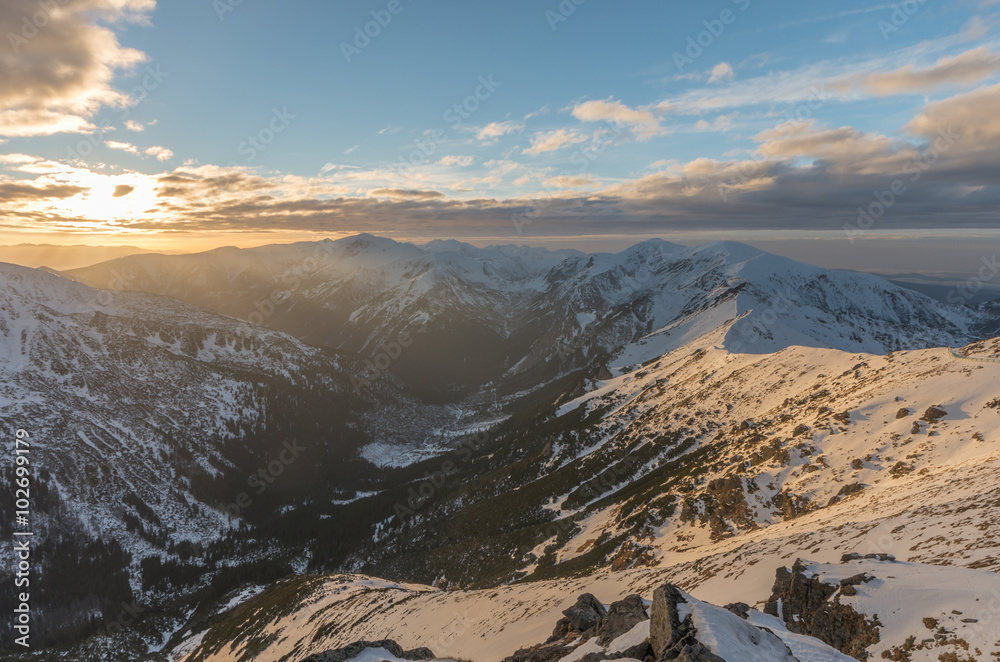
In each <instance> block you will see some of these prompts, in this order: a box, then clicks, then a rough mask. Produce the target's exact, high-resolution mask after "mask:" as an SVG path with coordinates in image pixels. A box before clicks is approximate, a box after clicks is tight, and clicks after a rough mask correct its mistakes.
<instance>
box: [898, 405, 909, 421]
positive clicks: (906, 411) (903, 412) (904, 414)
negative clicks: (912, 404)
mask: <svg viewBox="0 0 1000 662" xmlns="http://www.w3.org/2000/svg"><path fill="white" fill-rule="evenodd" d="M910 413H911V412H910V410H909V409H907V408H906V407H903V408H902V409H900V410H899V411H897V412H896V418H906V417H907V416H909V415H910Z"/></svg>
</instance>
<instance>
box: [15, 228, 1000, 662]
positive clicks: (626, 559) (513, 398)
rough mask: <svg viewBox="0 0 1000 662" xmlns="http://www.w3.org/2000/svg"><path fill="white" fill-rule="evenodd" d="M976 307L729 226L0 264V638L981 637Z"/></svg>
mask: <svg viewBox="0 0 1000 662" xmlns="http://www.w3.org/2000/svg"><path fill="white" fill-rule="evenodd" d="M998 335H1000V302H986V303H979V304H960V303H945V302H941V301H938V300H934V299H931V298H929V297H927V296H925V295H923V294H920V293H918V292H915V291H912V290H909V289H904V288H902V287H900V286H897V285H894V284H892V283H890V282H888V281H886V280H883V279H881V278H878V277H875V276H869V275H864V274H859V273H854V272H847V271H834V270H825V269H820V268H817V267H813V266H810V265H807V264H803V263H799V262H795V261H793V260H790V259H787V258H783V257H778V256H775V255H771V254H768V253H765V252H763V251H760V250H758V249H755V248H752V247H750V246H747V245H743V244H739V243H733V242H718V243H711V244H707V245H702V246H697V247H689V246H681V245H677V244H672V243H669V242H666V241H662V240H650V241H645V242H642V243H639V244H636V245H635V246H632V247H631V248H629V249H627V250H624V251H622V252H619V253H614V254H610V253H598V254H585V253H582V252H579V251H571V250H563V251H549V250H546V249H542V248H528V247H520V246H491V247H487V248H477V247H474V246H471V245H468V244H463V243H460V242H457V241H434V242H431V243H429V244H424V245H414V244H410V243H401V242H397V241H393V240H391V239H388V238H385V237H377V236H372V235H357V236H353V237H348V238H344V239H339V240H336V241H331V240H323V241H320V242H309V243H296V244H287V245H273V246H265V247H261V248H254V249H236V248H222V249H216V250H212V251H209V252H204V253H196V254H187V255H160V254H139V255H132V256H128V257H121V258H117V259H114V260H111V261H109V262H104V263H101V264H97V265H94V266H89V267H85V268H81V269H74V270H72V271H67V272H55V271H52V270H48V269H30V268H24V267H16V266H13V265H0V377H2V378H0V412H2V414H0V420H2V421H3V423H4V427H5V430H6V432H5V436H4V438H3V443H4V448H5V451H8V452H9V454H13V453H14V449H15V445H16V436H15V431H16V430H23V431H24V433H25V434H26V435H27V437H26V439H27V441H28V442H29V443H30V449H31V454H30V458H31V460H30V466H31V474H30V476H31V488H30V489H31V499H32V521H31V525H32V531H33V533H34V537H33V540H32V546H33V548H32V554H33V563H34V566H33V567H34V568H35V570H34V571H33V573H34V574H33V575H32V576H31V587H32V598H31V599H32V610H33V614H34V617H33V618H34V621H33V628H34V634H33V637H34V641H35V643H36V645H37V646H38V648H37V649H36V650H34V651H33V652H28V653H26V652H24V651H22V650H19V649H18V648H17V646H16V644H14V643H12V641H10V640H7V639H5V640H4V641H3V642H2V645H3V646H4V648H3V650H2V652H0V659H9V660H15V659H16V660H45V661H49V660H53V661H54V660H66V661H73V660H81V661H83V660H88V661H89V660H108V661H109V662H118V661H125V660H156V661H160V662H165V661H170V662H236V661H240V662H249V661H251V660H260V661H262V662H305V661H307V660H308V661H309V662H320V661H324V660H334V661H337V662H342V661H345V660H372V661H374V660H404V659H414V660H415V659H420V660H425V659H448V660H471V661H472V662H499V661H500V660H509V661H511V662H555V661H561V662H577V661H583V662H593V661H596V660H608V659H622V660H642V661H646V660H653V661H655V662H659V661H660V660H678V661H681V662H695V661H700V662H709V661H711V662H715V661H719V660H722V661H723V662H754V661H758V660H759V661H762V662H763V661H767V662H772V661H788V662H796V661H797V662H827V661H830V662H833V661H843V660H851V659H855V660H869V659H870V660H876V659H889V660H910V661H913V662H920V661H925V660H926V661H945V662H949V661H954V662H959V661H966V660H992V659H996V658H1000V634H998V633H1000V625H998V623H1000V579H998V578H997V577H998V575H997V571H998V570H1000V389H998V385H1000V338H998V337H997V336H998ZM2 472H3V479H4V481H6V483H7V484H12V483H13V482H14V480H15V475H14V470H13V467H12V466H11V465H7V466H5V467H4V468H3V469H2ZM0 494H2V496H0V501H3V503H2V504H0V537H5V538H6V539H8V540H9V539H11V538H12V536H13V534H14V531H16V530H20V529H19V528H18V527H16V526H15V524H16V523H15V522H14V521H13V519H12V518H13V513H14V512H15V510H16V509H15V504H14V495H13V493H12V492H2V493H0ZM0 576H2V577H3V581H4V584H5V585H7V584H8V582H9V583H11V584H12V583H13V579H14V575H13V568H3V569H0ZM15 597H16V596H14V595H13V594H12V593H11V592H5V593H3V594H0V607H2V608H3V610H5V613H11V612H13V610H14V609H15V608H16V607H17V605H16V604H15V602H16V600H15Z"/></svg>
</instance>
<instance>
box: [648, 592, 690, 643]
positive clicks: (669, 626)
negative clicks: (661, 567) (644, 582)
mask: <svg viewBox="0 0 1000 662" xmlns="http://www.w3.org/2000/svg"><path fill="white" fill-rule="evenodd" d="M684 602H685V600H684V596H683V595H682V594H681V591H680V589H679V588H677V587H676V586H674V585H673V584H664V585H663V586H661V587H659V588H658V589H656V590H655V591H653V606H652V607H651V609H650V616H649V618H650V622H649V645H650V646H652V647H653V655H654V656H655V657H656V659H658V660H660V659H663V657H664V655H666V653H667V651H669V650H671V649H672V648H674V647H675V646H676V645H677V644H678V643H679V642H680V641H681V640H682V639H683V638H684V636H685V635H686V634H687V632H686V628H684V629H682V627H681V619H680V613H679V611H678V609H677V605H679V604H683V603H684Z"/></svg>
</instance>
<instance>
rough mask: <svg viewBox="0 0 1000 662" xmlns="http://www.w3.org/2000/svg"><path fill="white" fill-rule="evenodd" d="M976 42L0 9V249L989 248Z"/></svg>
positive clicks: (976, 22) (940, 24) (911, 9)
mask: <svg viewBox="0 0 1000 662" xmlns="http://www.w3.org/2000/svg"><path fill="white" fill-rule="evenodd" d="M998 22H1000V0H951V1H948V2H945V1H943V0H906V1H905V2H900V3H879V2H856V1H853V0H846V1H843V2H838V3H836V4H828V3H803V2H792V1H787V0H773V1H772V2H763V1H762V0H711V1H708V2H699V3H689V2H684V3H682V2H667V1H663V0H657V1H651V0H633V1H630V2H609V1H608V0H561V1H558V0H542V1H541V2H538V1H537V0H531V1H527V0H508V1H507V2H503V3H486V2H468V0H464V1H459V0H437V1H436V2H429V1H427V0H371V1H370V0H363V1H354V2H329V1H328V2H318V1H306V0H300V1H297V2H282V3H278V2H263V1H261V0H197V1H195V2H177V3H163V2H156V1H155V0H0V37H2V42H0V244H17V243H22V242H35V243H47V244H62V245H69V244H93V245H98V244H99V245H109V246H111V245H125V244H127V245H132V246H138V247H142V248H152V249H165V250H172V251H181V250H202V249H206V248H211V247H214V246H220V245H240V246H251V245H260V244H264V243H274V242H283V241H293V240H300V239H309V238H319V237H337V236H342V235H346V234H353V233H356V232H374V233H379V234H384V235H388V236H393V237H397V238H405V239H411V238H415V239H424V240H426V239H432V238H436V237H457V238H463V239H468V240H472V241H474V242H476V243H486V242H489V243H535V244H560V245H582V244H584V243H588V242H598V243H600V242H602V241H603V242H604V243H605V244H606V245H611V244H615V245H618V244H624V243H628V242H629V241H630V239H631V238H633V237H635V238H637V240H638V239H641V238H644V237H647V236H664V237H668V238H680V239H682V240H683V239H688V240H695V239H697V238H700V237H716V236H724V237H726V238H735V239H742V238H756V239H759V240H761V241H764V240H767V241H778V240H787V241H795V242H803V241H806V242H808V241H809V240H811V239H816V238H823V239H825V240H827V241H828V242H829V243H828V244H827V245H836V246H839V247H841V249H843V247H851V246H855V245H857V242H872V241H876V242H882V243H885V242H889V241H890V240H892V241H893V242H894V243H893V245H897V246H898V245H899V240H904V239H914V238H917V237H920V238H922V239H921V240H922V241H925V242H926V240H927V238H928V237H931V238H934V237H947V238H950V239H956V238H960V239H961V240H962V241H965V242H966V243H968V244H969V246H972V247H975V246H977V245H978V246H982V245H983V244H992V245H996V244H998V239H1000V232H998V230H1000V215H998V209H1000V207H998V202H1000V187H998V183H1000V181H998V178H1000V168H998V165H1000V163H998V162H1000V38H998V31H997V25H998ZM616 242H617V243H616ZM789 245H791V244H789ZM796 245H799V244H796ZM872 245H875V244H872ZM838 250H840V249H838ZM931 250H932V249H931ZM974 250H975V249H974V248H973V251H974ZM813 252H816V250H813ZM819 252H820V253H822V250H820V251H819ZM921 255H924V253H921ZM904 268H909V267H908V266H906V265H903V266H901V267H900V269H904ZM949 268H950V267H949Z"/></svg>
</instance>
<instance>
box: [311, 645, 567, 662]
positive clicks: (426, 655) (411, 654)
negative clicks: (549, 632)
mask: <svg viewBox="0 0 1000 662" xmlns="http://www.w3.org/2000/svg"><path fill="white" fill-rule="evenodd" d="M369 648H381V649H383V650H386V651H388V652H389V653H392V655H393V656H394V657H397V658H399V659H401V660H433V659H434V658H435V657H436V656H435V655H434V653H432V652H431V651H430V650H429V649H427V648H414V649H413V650H410V651H405V650H403V647H402V646H400V645H399V644H397V643H396V642H395V641H393V640H392V639H383V640H381V641H356V642H354V643H353V644H351V645H349V646H344V647H343V648H337V649H336V650H330V651H326V652H325V653H317V654H316V655H310V656H309V657H307V658H305V659H304V660H302V662H345V660H350V659H352V658H355V657H357V656H358V655H360V654H361V653H363V652H364V651H366V650H368V649H369ZM556 659H558V658H556Z"/></svg>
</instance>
